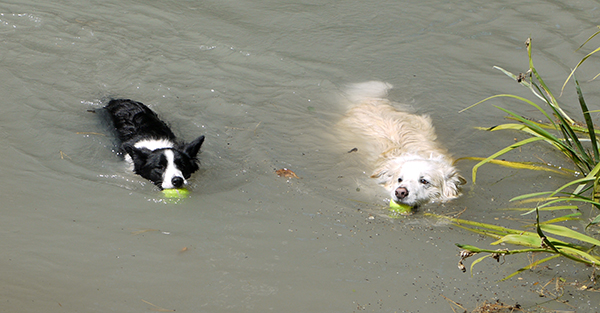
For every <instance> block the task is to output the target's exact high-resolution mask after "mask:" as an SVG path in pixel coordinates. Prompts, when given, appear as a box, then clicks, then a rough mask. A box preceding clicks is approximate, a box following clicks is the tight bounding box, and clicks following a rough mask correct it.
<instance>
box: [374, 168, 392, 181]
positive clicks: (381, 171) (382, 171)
mask: <svg viewBox="0 0 600 313" xmlns="http://www.w3.org/2000/svg"><path fill="white" fill-rule="evenodd" d="M388 171H389V169H388V168H387V167H385V166H380V167H378V168H377V169H375V171H373V174H371V178H375V179H377V183H378V184H384V183H386V182H387V181H388V179H386V175H387V173H388Z"/></svg>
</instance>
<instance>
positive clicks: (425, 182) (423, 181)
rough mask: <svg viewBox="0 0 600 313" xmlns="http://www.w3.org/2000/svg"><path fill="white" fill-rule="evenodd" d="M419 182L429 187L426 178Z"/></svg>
mask: <svg viewBox="0 0 600 313" xmlns="http://www.w3.org/2000/svg"><path fill="white" fill-rule="evenodd" d="M419 182H420V183H421V184H423V185H429V182H428V181H427V179H425V178H421V179H419Z"/></svg>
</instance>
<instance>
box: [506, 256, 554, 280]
mask: <svg viewBox="0 0 600 313" xmlns="http://www.w3.org/2000/svg"><path fill="white" fill-rule="evenodd" d="M559 256H560V254H555V255H552V256H549V257H547V258H544V259H541V260H538V261H535V262H533V263H531V264H529V265H527V266H525V267H522V268H520V269H519V270H517V271H516V272H514V273H512V274H510V275H508V276H506V277H504V278H502V279H501V280H500V281H505V280H507V279H509V278H511V277H513V276H515V275H518V274H520V273H522V272H524V271H526V270H529V269H532V268H535V267H536V266H538V265H540V264H542V263H544V262H548V261H550V260H552V259H556V258H558V257H559Z"/></svg>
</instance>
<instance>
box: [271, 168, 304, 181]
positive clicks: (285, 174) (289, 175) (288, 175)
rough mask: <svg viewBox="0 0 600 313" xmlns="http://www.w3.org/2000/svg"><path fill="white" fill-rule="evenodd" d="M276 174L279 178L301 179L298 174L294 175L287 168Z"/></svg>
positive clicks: (277, 171)
mask: <svg viewBox="0 0 600 313" xmlns="http://www.w3.org/2000/svg"><path fill="white" fill-rule="evenodd" d="M275 174H277V176H279V177H285V178H297V179H300V177H298V175H296V173H294V172H293V171H292V170H289V169H287V168H285V167H284V168H282V169H279V170H276V171H275Z"/></svg>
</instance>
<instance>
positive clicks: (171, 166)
mask: <svg viewBox="0 0 600 313" xmlns="http://www.w3.org/2000/svg"><path fill="white" fill-rule="evenodd" d="M174 146H175V145H174V143H173V142H171V141H169V140H166V139H160V140H157V139H144V140H140V141H138V142H136V143H135V147H136V148H138V149H142V148H146V149H148V150H150V151H154V150H158V149H165V150H164V151H163V153H164V154H165V157H166V158H167V168H166V169H165V172H164V173H163V179H162V183H161V185H160V186H161V188H162V189H170V188H175V186H173V183H172V181H173V178H174V177H181V178H183V184H184V185H187V183H188V182H187V180H186V179H185V178H184V177H183V173H182V172H181V171H180V170H179V169H178V168H177V166H175V156H174V154H173V151H171V150H170V149H171V148H173V147H174ZM125 161H127V162H128V163H129V164H130V167H131V170H132V171H133V161H132V159H131V156H129V154H126V155H125Z"/></svg>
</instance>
